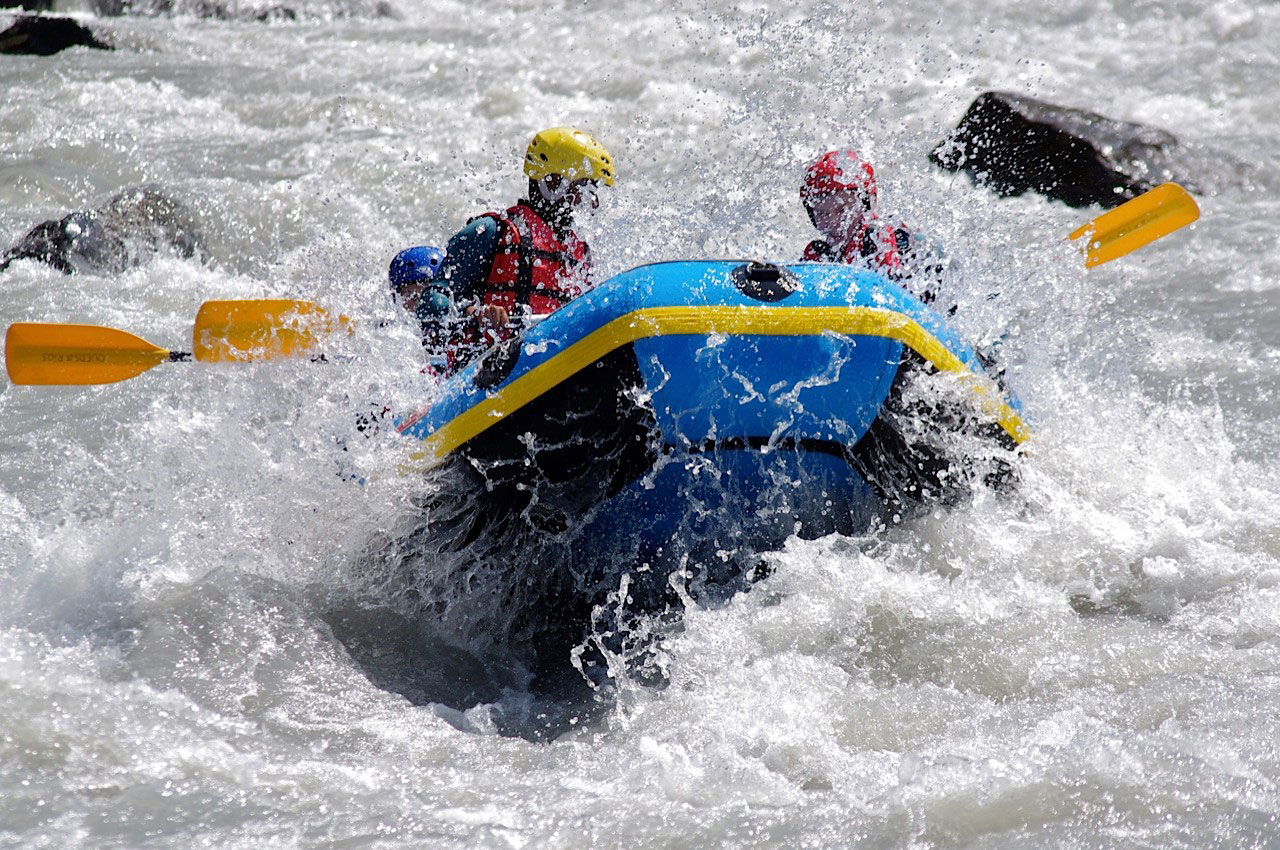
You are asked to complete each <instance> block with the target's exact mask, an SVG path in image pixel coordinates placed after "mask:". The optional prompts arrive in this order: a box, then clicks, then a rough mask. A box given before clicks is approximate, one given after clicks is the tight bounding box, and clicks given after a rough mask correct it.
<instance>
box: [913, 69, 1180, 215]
mask: <svg viewBox="0 0 1280 850" xmlns="http://www.w3.org/2000/svg"><path fill="white" fill-rule="evenodd" d="M1177 148H1178V140H1177V139H1176V138H1174V136H1173V135H1172V134H1170V133H1167V132H1165V131H1164V130H1160V129H1158V128H1155V127H1149V126H1147V125H1145V124H1131V123H1128V122H1124V121H1115V120H1113V119H1110V118H1107V117H1105V116H1102V115H1098V114H1096V113H1093V112H1085V111H1082V110H1079V109H1070V108H1067V107H1063V106H1055V105H1053V104H1051V103H1045V102H1043V101H1039V100H1035V99H1033V98H1029V97H1023V96H1022V95H1016V94H1007V93H1002V92H985V93H983V94H982V95H979V97H978V98H977V100H975V101H974V102H973V103H972V104H971V105H970V106H969V110H968V111H967V112H966V113H965V114H964V117H963V118H961V119H960V123H959V124H958V125H957V126H956V129H955V130H953V131H952V132H951V135H950V136H948V137H947V139H946V140H944V141H943V142H942V144H940V145H938V146H937V147H936V148H934V150H933V152H932V153H930V154H929V160H930V161H931V162H933V163H934V164H935V165H938V166H940V167H942V168H945V169H948V170H950V171H966V172H968V173H969V174H970V175H971V176H972V177H973V179H974V180H975V181H976V182H977V183H979V184H981V185H983V186H987V187H989V188H990V189H992V190H993V191H995V192H997V193H998V194H1000V195H1001V196H1005V197H1008V196H1011V195H1021V194H1023V193H1024V192H1039V193H1040V194H1042V195H1045V196H1047V197H1049V198H1053V199H1055V200H1059V201H1063V202H1065V203H1067V204H1070V205H1071V206H1073V207H1087V206H1091V205H1093V204H1098V205H1101V206H1103V207H1115V206H1119V205H1120V204H1122V203H1124V202H1125V201H1127V200H1129V199H1130V198H1133V197H1135V196H1136V195H1140V194H1142V193H1143V192H1145V191H1147V190H1148V189H1151V188H1153V187H1155V186H1157V185H1159V184H1160V183H1165V182H1168V181H1170V180H1173V181H1176V182H1180V183H1183V184H1184V185H1186V184H1187V183H1189V182H1191V181H1189V180H1188V179H1187V175H1186V174H1185V173H1183V171H1182V170H1181V169H1180V168H1179V166H1178V165H1177V163H1175V162H1174V160H1173V159H1172V158H1171V156H1170V154H1171V152H1173V151H1174V150H1175V149H1177ZM1187 188H1189V189H1192V190H1193V191H1194V190H1195V187H1194V185H1189V186H1187Z"/></svg>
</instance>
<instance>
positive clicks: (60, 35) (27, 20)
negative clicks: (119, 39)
mask: <svg viewBox="0 0 1280 850" xmlns="http://www.w3.org/2000/svg"><path fill="white" fill-rule="evenodd" d="M32 6H33V8H40V7H39V5H38V4H36V3H33V4H32ZM24 8H25V5H24ZM77 46H80V47H92V48H94V49H95V50H111V49H113V48H112V47H111V45H109V44H105V43H103V42H101V41H98V39H96V38H95V37H94V35H93V33H91V32H89V30H87V29H85V28H84V27H82V26H80V25H79V24H78V23H76V22H75V21H73V20H71V19H70V18H45V17H39V16H34V15H28V16H24V17H21V18H18V20H16V21H14V22H13V24H12V25H11V26H10V27H9V28H8V29H7V30H5V31H4V32H0V53H10V54H27V55H33V56H52V55H53V54H55V53H57V52H58V51H59V50H66V49H67V48H68V47H77Z"/></svg>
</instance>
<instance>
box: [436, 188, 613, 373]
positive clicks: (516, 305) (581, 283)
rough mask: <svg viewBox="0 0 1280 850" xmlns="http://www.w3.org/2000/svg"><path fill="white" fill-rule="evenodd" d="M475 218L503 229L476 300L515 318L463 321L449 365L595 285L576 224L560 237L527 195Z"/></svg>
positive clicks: (457, 363) (451, 367)
mask: <svg viewBox="0 0 1280 850" xmlns="http://www.w3.org/2000/svg"><path fill="white" fill-rule="evenodd" d="M477 218H492V219H493V220H494V221H496V222H498V229H499V232H498V246H497V249H496V250H495V251H494V255H493V262H492V264H491V265H490V266H489V276H488V277H487V278H486V279H485V282H484V283H483V284H482V285H481V288H480V292H479V293H478V294H479V300H478V304H483V305H490V304H493V305H497V306H500V307H505V308H506V309H507V313H508V314H509V315H510V316H511V322H512V324H510V325H507V326H506V327H503V328H488V327H486V328H483V329H482V326H481V325H480V323H479V321H478V320H477V319H474V318H471V319H467V320H465V321H463V322H462V323H461V325H460V326H459V327H458V330H457V332H456V333H455V335H454V337H453V339H452V340H451V342H450V345H449V350H448V352H447V355H448V360H449V371H454V370H456V369H459V368H461V367H462V366H464V365H465V364H466V363H467V362H468V361H469V360H470V359H471V358H472V357H474V356H475V355H476V354H478V353H479V352H480V351H482V350H484V349H486V348H489V347H490V346H492V345H493V344H494V343H497V342H501V341H502V340H505V339H509V338H511V337H512V336H514V335H515V333H516V331H517V330H518V329H519V323H520V321H521V319H523V318H525V317H526V316H545V315H547V314H549V313H554V312H555V311H556V310H558V309H560V308H561V307H563V306H564V305H565V304H568V303H569V302H570V301H572V300H573V299H574V298H577V297H578V296H579V295H581V294H582V293H584V292H586V291H587V290H588V289H589V288H590V286H591V282H590V273H591V255H590V250H589V249H588V248H587V243H586V242H583V241H582V240H581V239H579V238H578V235H577V234H576V233H574V232H573V231H572V230H570V231H569V232H568V233H566V234H565V236H564V238H563V239H561V238H560V237H559V236H557V235H556V232H555V230H554V229H553V228H552V227H551V225H550V224H548V223H547V222H546V221H545V220H544V219H543V218H542V216H540V215H538V213H537V212H536V211H534V209H533V207H531V206H529V204H528V203H527V202H526V201H520V202H519V203H517V204H516V205H515V206H513V207H511V208H510V209H508V210H507V211H506V212H502V213H495V212H487V213H482V214H481V215H480V216H477ZM474 220H475V219H472V221H474Z"/></svg>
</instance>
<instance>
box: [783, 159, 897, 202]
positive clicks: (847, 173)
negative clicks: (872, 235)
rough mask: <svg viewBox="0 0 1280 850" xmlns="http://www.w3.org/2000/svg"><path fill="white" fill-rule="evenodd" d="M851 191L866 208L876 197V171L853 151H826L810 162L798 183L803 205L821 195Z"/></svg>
mask: <svg viewBox="0 0 1280 850" xmlns="http://www.w3.org/2000/svg"><path fill="white" fill-rule="evenodd" d="M850 191H851V192H854V193H856V194H857V195H858V197H859V198H861V199H862V204H863V206H864V207H865V208H866V209H868V210H870V209H872V208H873V207H874V206H875V204H876V200H877V194H878V193H877V189H876V172H875V169H873V168H872V167H871V163H869V162H867V161H866V160H865V159H863V158H862V157H861V156H859V155H858V152H857V151H852V150H843V151H827V152H826V153H824V154H823V155H822V156H820V157H818V159H817V160H816V161H814V162H813V164H812V165H810V166H809V167H808V168H807V169H806V170H805V173H804V182H803V183H801V184H800V200H801V201H803V202H804V205H805V206H806V207H807V206H809V204H810V203H811V202H812V201H813V200H814V199H815V198H818V197H820V196H822V195H831V194H834V193H836V192H850Z"/></svg>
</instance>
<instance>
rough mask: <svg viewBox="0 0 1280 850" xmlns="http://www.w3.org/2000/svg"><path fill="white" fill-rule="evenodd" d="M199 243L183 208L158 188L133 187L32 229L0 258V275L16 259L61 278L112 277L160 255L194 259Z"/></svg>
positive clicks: (191, 217)
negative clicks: (46, 268) (45, 266)
mask: <svg viewBox="0 0 1280 850" xmlns="http://www.w3.org/2000/svg"><path fill="white" fill-rule="evenodd" d="M199 242H200V239H199V230H198V227H197V223H196V219H195V216H194V215H192V213H191V211H190V209H188V208H187V206H186V205H185V204H183V203H182V202H181V201H179V200H177V199H176V198H174V197H173V196H171V195H169V194H168V193H166V192H165V191H164V190H162V189H160V188H158V187H155V186H138V187H135V188H132V189H126V190H125V191H123V192H121V193H120V194H118V195H116V196H115V197H113V198H112V199H111V200H110V201H108V202H107V203H106V204H105V205H104V206H102V207H100V208H98V209H93V210H78V211H76V212H73V213H71V214H69V215H67V216H65V217H64V218H62V219H61V220H58V221H45V222H41V223H40V224H38V225H36V226H35V227H34V228H32V229H31V230H30V231H29V232H28V233H27V234H26V235H25V236H23V237H22V239H20V240H18V242H17V243H16V244H15V245H14V246H13V247H11V248H10V249H9V250H8V251H6V252H5V253H4V255H3V256H0V271H3V270H4V269H6V268H8V266H9V264H10V263H12V262H14V261H16V260H38V261H40V262H42V263H46V264H48V265H50V266H53V267H54V268H56V269H58V270H59V271H62V272H64V273H66V274H72V273H75V272H84V273H91V274H118V273H119V272H122V271H124V270H125V269H127V268H130V267H132V266H137V265H141V264H142V263H144V262H146V261H147V260H148V259H150V258H151V257H152V256H154V255H155V254H156V253H159V252H161V251H172V252H174V253H175V254H177V255H179V256H182V257H192V256H195V254H196V252H197V251H198V250H199V247H200V245H199Z"/></svg>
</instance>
